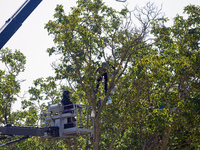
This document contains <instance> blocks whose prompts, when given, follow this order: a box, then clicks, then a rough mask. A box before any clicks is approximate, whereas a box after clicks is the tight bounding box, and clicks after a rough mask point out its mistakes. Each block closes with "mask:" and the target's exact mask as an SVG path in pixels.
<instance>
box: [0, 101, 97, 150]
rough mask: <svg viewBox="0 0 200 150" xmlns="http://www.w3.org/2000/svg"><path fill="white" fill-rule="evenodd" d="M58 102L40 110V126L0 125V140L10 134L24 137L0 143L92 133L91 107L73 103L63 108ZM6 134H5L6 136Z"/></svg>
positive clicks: (73, 136)
mask: <svg viewBox="0 0 200 150" xmlns="http://www.w3.org/2000/svg"><path fill="white" fill-rule="evenodd" d="M63 108H64V107H62V106H61V105H60V104H52V105H50V104H49V106H48V110H43V111H42V112H41V114H40V115H41V120H40V123H41V126H43V127H19V126H12V125H10V124H7V125H6V126H4V127H0V140H5V139H6V138H9V137H10V136H16V135H23V136H24V137H22V138H20V139H17V140H14V141H10V142H8V143H5V144H2V145H0V147H1V146H5V145H8V144H12V143H15V142H18V141H21V140H25V139H27V138H30V137H32V136H40V137H43V138H75V137H78V136H84V135H91V136H92V135H93V134H94V130H93V126H94V122H93V121H94V120H93V117H94V116H91V112H92V110H93V109H92V107H91V106H88V105H81V104H73V108H71V109H67V110H64V109H63ZM6 135H7V136H6Z"/></svg>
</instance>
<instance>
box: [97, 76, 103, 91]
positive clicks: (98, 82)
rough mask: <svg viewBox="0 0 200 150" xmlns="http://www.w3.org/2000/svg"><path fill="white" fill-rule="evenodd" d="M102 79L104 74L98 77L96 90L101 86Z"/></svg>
mask: <svg viewBox="0 0 200 150" xmlns="http://www.w3.org/2000/svg"><path fill="white" fill-rule="evenodd" d="M101 80H102V76H99V77H98V78H97V87H96V90H98V88H99V84H100V81H101Z"/></svg>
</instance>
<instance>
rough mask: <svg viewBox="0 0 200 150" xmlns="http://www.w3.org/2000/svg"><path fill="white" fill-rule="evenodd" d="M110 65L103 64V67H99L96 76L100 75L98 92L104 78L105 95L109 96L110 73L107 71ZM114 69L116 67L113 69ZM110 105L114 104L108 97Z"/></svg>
mask: <svg viewBox="0 0 200 150" xmlns="http://www.w3.org/2000/svg"><path fill="white" fill-rule="evenodd" d="M108 65H109V63H108V62H103V63H102V66H101V67H99V68H98V69H97V70H96V72H95V75H96V73H98V77H97V86H96V91H98V88H99V85H100V81H102V79H103V78H104V90H105V95H106V94H107V91H108V71H107V67H108ZM112 68H113V69H114V67H112ZM109 103H112V99H111V97H110V96H109V97H108V104H109Z"/></svg>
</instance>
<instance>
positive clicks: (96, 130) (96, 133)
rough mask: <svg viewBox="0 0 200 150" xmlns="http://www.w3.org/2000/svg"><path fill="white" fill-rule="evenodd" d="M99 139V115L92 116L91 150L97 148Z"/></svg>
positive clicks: (97, 149)
mask: <svg viewBox="0 0 200 150" xmlns="http://www.w3.org/2000/svg"><path fill="white" fill-rule="evenodd" d="M99 139H100V120H99V117H95V118H94V140H93V150H99Z"/></svg>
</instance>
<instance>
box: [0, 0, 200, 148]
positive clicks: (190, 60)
mask: <svg viewBox="0 0 200 150" xmlns="http://www.w3.org/2000/svg"><path fill="white" fill-rule="evenodd" d="M199 12H200V7H199V6H194V5H188V6H186V7H185V8H184V13H185V14H186V15H187V16H186V17H183V16H180V15H176V16H175V17H174V19H173V25H171V26H167V25H166V23H167V22H168V21H169V20H168V18H165V17H161V16H160V10H159V9H158V8H157V7H155V5H154V4H151V3H147V4H146V6H144V7H143V8H139V7H135V9H134V11H130V10H128V9H127V8H124V9H122V10H121V11H116V10H114V9H113V8H111V7H108V6H106V5H105V4H104V3H103V2H102V1H101V0H87V1H86V0H79V1H78V2H77V6H76V7H72V8H71V11H70V13H69V14H65V12H64V8H63V6H62V5H58V6H57V7H56V9H55V14H54V20H50V21H49V22H48V23H47V24H46V25H45V28H46V29H47V31H48V33H49V35H51V36H52V37H53V41H54V43H55V46H54V47H52V48H49V49H48V50H47V52H48V54H49V56H51V55H59V58H60V59H59V60H58V61H56V62H55V63H54V65H53V68H54V70H55V77H48V78H46V79H44V78H40V79H37V80H35V81H34V85H33V86H32V87H30V89H29V93H30V95H31V96H30V99H29V100H24V101H23V103H22V104H23V105H22V106H23V107H24V112H23V113H22V112H21V113H20V112H18V114H21V117H22V116H23V117H22V118H26V119H25V124H27V125H33V124H37V123H38V119H39V118H37V117H35V116H36V115H35V114H38V112H39V110H40V109H43V108H45V107H46V105H45V103H44V101H45V100H50V101H52V102H59V101H60V100H61V93H62V91H63V90H64V89H68V90H70V91H71V92H72V101H73V102H75V103H84V104H87V105H91V106H92V107H93V108H94V111H95V118H94V121H95V123H94V135H93V137H92V136H89V137H87V138H84V137H79V138H78V147H81V148H84V149H94V150H98V149H110V150H111V149H148V150H151V149H163V150H164V149H198V148H199V142H200V141H199V139H200V134H199V130H200V127H199V123H200V122H199V119H200V118H199V117H200V112H199V105H200V94H199V89H200V84H199V82H200V60H199V58H200V51H199V46H200V43H199V42H200V35H199V34H200V25H199V23H200V15H199ZM135 21H136V22H137V23H138V24H137V25H134V22H135ZM4 51H5V50H4ZM4 51H2V53H3V52H4ZM15 53H16V56H18V57H17V58H18V59H19V58H20V59H19V60H18V61H21V62H23V63H18V62H16V60H15V59H16V58H15V57H14V56H15V55H14V54H12V57H11V56H9V55H11V53H10V52H9V51H8V49H7V51H6V52H4V53H3V54H4V55H6V57H7V58H6V59H5V58H4V57H3V56H4V55H2V57H1V61H2V62H5V63H7V64H8V62H9V65H10V68H11V69H8V70H10V71H9V73H10V74H11V75H12V76H13V77H15V76H16V75H18V73H19V72H20V71H23V67H24V66H23V65H24V62H25V60H24V58H23V57H22V56H23V55H22V54H21V53H19V52H15ZM9 57H10V58H9ZM9 59H10V60H9ZM14 62H15V63H14ZM102 62H107V63H109V65H107V66H106V72H107V74H108V89H107V92H106V91H105V89H104V83H103V82H105V81H103V80H102V81H100V86H99V87H98V88H97V84H98V81H97V79H98V78H99V76H101V74H99V73H98V72H97V69H98V68H99V67H101V66H102ZM17 71H18V72H17ZM0 75H1V77H2V78H1V82H0V86H1V87H5V85H6V86H11V85H12V88H4V89H7V90H10V91H9V92H8V91H4V90H2V91H1V93H5V96H4V95H3V94H1V95H2V96H1V97H2V98H1V101H2V103H1V105H0V106H1V107H0V108H1V109H2V110H3V108H4V107H5V106H6V107H7V106H8V105H7V103H9V104H10V101H11V99H6V98H7V97H6V95H7V94H8V93H12V97H13V96H14V95H16V94H17V93H18V92H19V90H20V89H18V88H13V86H14V85H15V86H17V87H19V83H18V82H16V83H15V82H14V81H15V80H14V78H13V77H12V78H13V80H12V82H11V79H10V78H11V75H10V76H9V74H8V75H5V71H1V72H0ZM61 81H62V82H61ZM8 83H9V84H8ZM14 83H15V84H14ZM63 83H64V84H63ZM66 83H67V84H66ZM66 85H68V86H66ZM1 89H2V88H1ZM15 90H16V91H15ZM10 96H11V95H10ZM109 97H111V99H112V103H108V98H109ZM4 101H5V103H3V102H4ZM12 101H13V99H12ZM36 106H37V107H36ZM9 108H10V105H9ZM27 109H28V110H29V111H27ZM9 111H10V110H9ZM9 114H10V113H9ZM0 115H1V116H9V115H8V113H6V111H5V114H4V113H2V112H1V113H0ZM19 116H20V115H19ZM1 118H2V117H1ZM8 118H10V116H9V117H4V118H3V119H1V122H2V123H3V124H6V123H8V120H9V119H8ZM6 120H7V121H6ZM15 120H17V119H16V118H15ZM19 120H20V117H19ZM19 122H20V121H19ZM21 122H23V121H21ZM88 141H91V144H89V143H88ZM33 143H38V144H37V146H36V145H35V146H36V147H40V148H45V146H46V148H47V147H48V146H51V144H52V143H54V144H55V148H57V149H59V148H60V149H64V147H65V146H64V144H65V143H64V142H63V141H51V140H50V141H48V140H47V141H46V142H45V143H46V144H43V145H42V143H40V142H39V139H38V138H31V139H29V140H28V141H25V142H24V144H25V145H24V146H25V147H26V146H28V145H31V144H33ZM33 145H34V144H33ZM20 146H22V145H21V144H19V145H18V147H20Z"/></svg>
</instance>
